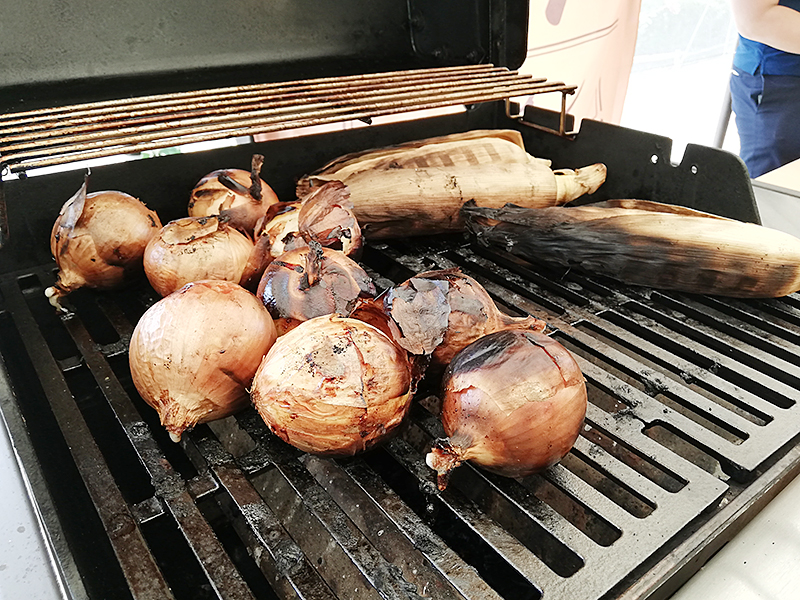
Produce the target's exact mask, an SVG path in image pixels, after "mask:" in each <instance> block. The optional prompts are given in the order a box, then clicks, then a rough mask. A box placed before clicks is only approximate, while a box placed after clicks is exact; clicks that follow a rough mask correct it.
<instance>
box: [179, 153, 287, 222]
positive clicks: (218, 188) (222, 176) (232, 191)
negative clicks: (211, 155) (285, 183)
mask: <svg viewBox="0 0 800 600" xmlns="http://www.w3.org/2000/svg"><path fill="white" fill-rule="evenodd" d="M263 164H264V157H263V156H261V155H260V154H254V155H253V159H252V164H251V170H250V172H248V171H244V170H242V169H218V170H216V171H212V172H211V173H209V174H208V175H206V176H205V177H203V178H202V179H201V180H200V181H198V182H197V184H196V185H195V187H194V189H193V190H192V193H191V197H190V199H189V208H188V212H189V216H190V217H209V216H211V215H219V214H224V215H225V216H226V217H227V218H228V219H229V220H230V222H231V224H233V225H234V226H236V227H239V228H240V229H242V230H243V231H246V232H247V233H248V234H249V235H252V234H253V230H254V229H255V226H256V223H257V222H258V221H259V219H262V218H263V217H264V215H265V214H266V211H267V210H268V209H269V207H270V206H271V205H272V204H274V203H276V202H278V197H277V196H276V195H275V192H274V191H273V190H272V188H271V187H270V186H269V185H267V183H266V182H265V181H264V180H263V179H261V176H260V172H261V166H262V165H263Z"/></svg>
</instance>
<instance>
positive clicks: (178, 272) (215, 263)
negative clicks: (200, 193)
mask: <svg viewBox="0 0 800 600" xmlns="http://www.w3.org/2000/svg"><path fill="white" fill-rule="evenodd" d="M252 252H253V242H251V241H250V238H248V237H247V236H246V235H244V234H243V233H241V232H240V231H239V230H237V229H235V228H233V227H231V226H230V225H228V223H227V222H226V220H225V219H223V218H222V217H216V216H211V217H184V218H182V219H176V220H174V221H170V222H169V223H167V224H166V225H164V227H163V228H161V230H160V231H159V232H158V234H157V235H156V236H154V237H153V239H151V240H150V242H149V243H148V244H147V248H146V249H145V252H144V272H145V274H146V275H147V279H148V280H149V281H150V285H152V286H153V289H155V290H156V291H157V292H158V293H159V294H161V295H162V296H166V295H167V294H171V293H172V292H174V291H175V290H178V289H180V288H181V287H183V286H184V285H186V284H187V283H189V282H191V281H198V280H200V279H224V280H226V281H233V282H234V283H240V282H241V280H242V277H243V275H244V271H245V267H246V266H247V261H248V259H249V258H250V255H251V253H252Z"/></svg>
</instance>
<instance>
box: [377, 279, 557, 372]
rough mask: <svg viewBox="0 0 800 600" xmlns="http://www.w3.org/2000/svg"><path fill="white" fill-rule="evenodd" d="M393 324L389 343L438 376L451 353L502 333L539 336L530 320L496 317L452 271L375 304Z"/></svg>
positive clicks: (540, 325) (480, 290) (472, 285)
mask: <svg viewBox="0 0 800 600" xmlns="http://www.w3.org/2000/svg"><path fill="white" fill-rule="evenodd" d="M375 302H381V303H382V307H383V310H384V311H385V312H386V313H387V315H389V316H390V317H391V319H392V321H394V323H395V324H396V328H395V329H396V330H398V331H399V332H400V336H399V337H397V339H395V341H396V342H397V343H398V344H399V345H400V346H402V347H403V348H405V349H406V350H408V351H409V352H411V353H412V354H420V355H430V357H431V366H430V369H431V370H432V371H434V372H438V373H439V374H441V372H442V370H443V369H444V368H445V367H446V366H447V365H448V364H449V363H450V361H451V360H452V358H453V356H454V355H455V354H456V352H458V351H460V350H462V349H463V348H465V347H466V346H467V345H469V344H470V343H472V342H474V341H475V340H477V339H478V338H480V337H482V336H484V335H487V334H489V333H492V332H495V331H500V330H503V329H527V330H530V331H543V330H544V328H545V327H546V323H545V322H544V321H542V320H540V319H537V318H536V317H533V316H528V317H513V316H510V315H507V314H505V313H503V312H501V311H500V310H499V309H498V308H497V305H496V304H495V303H494V301H493V300H492V298H491V296H489V293H488V292H487V291H486V289H485V288H484V287H483V286H482V285H481V284H480V283H479V282H478V281H476V280H475V279H473V278H472V277H470V276H469V275H466V274H464V273H462V272H461V271H460V270H458V269H444V270H438V271H426V272H424V273H420V274H418V275H416V276H414V277H412V278H410V279H408V280H406V281H404V282H403V283H401V284H399V285H396V286H394V287H392V288H389V289H387V290H386V292H384V294H382V296H381V297H379V298H378V299H376V301H375Z"/></svg>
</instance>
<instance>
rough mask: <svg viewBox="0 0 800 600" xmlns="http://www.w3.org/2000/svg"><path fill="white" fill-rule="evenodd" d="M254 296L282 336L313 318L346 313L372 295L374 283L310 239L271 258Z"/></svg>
mask: <svg viewBox="0 0 800 600" xmlns="http://www.w3.org/2000/svg"><path fill="white" fill-rule="evenodd" d="M256 295H257V296H258V298H259V299H260V300H261V301H262V302H263V303H264V306H266V307H267V309H269V312H270V314H271V315H272V318H273V319H274V320H275V325H276V327H277V328H278V335H283V334H284V333H286V332H287V331H290V330H291V329H293V328H294V327H296V326H297V325H299V324H300V323H302V322H303V321H307V320H308V319H312V318H314V317H320V316H323V315H329V314H336V315H339V316H344V317H347V316H350V312H351V311H352V310H353V309H354V308H355V306H356V302H357V301H358V299H359V298H363V297H371V296H374V295H375V284H374V283H373V282H372V279H371V278H370V276H369V275H367V273H366V272H365V271H364V269H362V268H361V267H360V266H359V265H358V263H357V262H355V261H354V260H352V259H350V258H348V257H347V256H346V255H345V254H344V253H342V252H339V251H338V250H330V249H328V248H323V247H321V246H320V245H319V244H318V243H316V242H314V241H313V240H312V241H311V242H310V245H309V247H307V248H299V249H297V250H291V251H290V252H286V253H284V254H282V255H281V256H279V257H278V258H276V259H275V260H273V261H272V262H271V263H270V264H269V266H268V267H267V268H266V269H265V270H264V275H263V276H262V277H261V281H260V282H259V284H258V290H257V292H256Z"/></svg>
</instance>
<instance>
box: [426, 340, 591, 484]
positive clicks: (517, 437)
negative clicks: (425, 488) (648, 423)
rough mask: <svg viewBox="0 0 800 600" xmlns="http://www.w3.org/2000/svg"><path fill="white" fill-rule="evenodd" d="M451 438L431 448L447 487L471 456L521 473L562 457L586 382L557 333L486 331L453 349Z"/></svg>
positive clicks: (445, 399)
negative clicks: (456, 471)
mask: <svg viewBox="0 0 800 600" xmlns="http://www.w3.org/2000/svg"><path fill="white" fill-rule="evenodd" d="M442 386H443V387H442V390H443V391H442V415H441V418H442V423H443V425H444V430H445V433H446V434H447V436H448V438H447V439H445V440H438V441H437V445H436V447H434V448H433V449H432V450H431V452H430V453H429V454H428V455H427V457H426V461H427V463H428V466H430V467H431V468H433V469H435V470H436V471H437V473H438V484H439V489H445V487H446V486H447V481H448V477H449V474H450V472H451V471H452V470H453V469H454V468H456V467H457V466H458V465H460V464H461V463H462V462H463V461H465V460H469V461H472V462H473V463H475V464H477V465H480V466H481V467H483V468H484V469H486V470H487V471H491V472H493V473H497V474H499V475H505V476H508V477H524V476H526V475H530V474H532V473H536V472H538V471H542V470H544V469H546V468H547V467H549V466H551V465H553V464H555V463H556V462H558V461H559V460H561V459H562V458H563V457H564V456H565V455H566V454H567V453H568V452H569V451H570V449H571V448H572V446H573V444H574V443H575V440H576V439H577V437H578V434H579V433H580V431H581V427H582V426H583V420H584V417H585V416H586V403H587V401H586V384H585V382H584V378H583V374H582V373H581V371H580V368H579V367H578V364H577V363H576V362H575V359H574V358H573V357H572V355H571V354H570V353H569V351H568V350H567V349H566V348H564V346H562V345H561V344H560V343H558V342H557V341H556V340H554V339H552V338H550V337H549V336H546V335H543V334H541V333H536V332H533V331H523V330H506V331H499V332H496V333H492V334H489V335H487V336H484V337H482V338H480V339H479V340H477V341H475V342H473V343H472V344H470V345H469V346H467V347H466V348H464V349H463V350H462V351H461V352H459V353H458V354H456V355H455V357H454V358H453V360H452V361H451V363H450V365H449V366H448V367H447V369H446V371H445V374H444V380H443V384H442Z"/></svg>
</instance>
